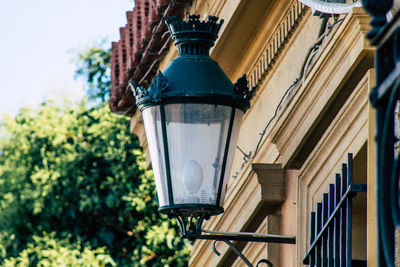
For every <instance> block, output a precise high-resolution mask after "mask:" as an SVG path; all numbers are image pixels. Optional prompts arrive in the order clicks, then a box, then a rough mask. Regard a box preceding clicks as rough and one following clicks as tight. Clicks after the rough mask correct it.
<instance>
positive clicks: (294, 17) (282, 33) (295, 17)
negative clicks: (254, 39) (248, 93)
mask: <svg viewBox="0 0 400 267" xmlns="http://www.w3.org/2000/svg"><path fill="white" fill-rule="evenodd" d="M308 9H309V8H308V7H307V6H305V5H303V4H302V3H301V2H299V1H297V0H296V1H293V2H292V4H291V6H290V7H289V8H288V9H287V11H286V15H285V16H284V17H283V19H282V20H281V22H280V23H279V25H278V27H277V28H276V29H275V31H274V33H273V34H272V37H271V38H270V40H269V41H268V42H267V43H266V45H265V47H264V49H263V50H262V52H261V53H260V56H259V57H258V59H257V61H256V63H255V64H254V66H253V67H252V68H251V70H250V72H249V85H250V88H253V87H254V86H256V85H260V84H261V83H262V82H263V80H264V79H265V76H266V75H267V74H268V72H270V70H271V69H272V67H273V65H274V64H275V62H276V61H277V58H278V57H279V55H280V54H281V51H282V50H283V48H284V47H285V46H286V44H287V43H288V41H289V39H290V37H291V36H292V35H293V33H294V31H295V30H296V28H297V26H298V25H299V22H300V21H301V20H302V18H303V17H304V15H305V14H306V12H307V10H308Z"/></svg>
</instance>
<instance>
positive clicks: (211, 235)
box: [171, 211, 296, 267]
mask: <svg viewBox="0 0 400 267" xmlns="http://www.w3.org/2000/svg"><path fill="white" fill-rule="evenodd" d="M171 216H172V217H175V218H176V219H177V221H178V223H179V225H180V227H181V233H182V236H181V238H187V239H189V240H196V239H202V240H214V243H213V251H214V252H215V254H217V255H218V256H219V255H220V253H219V252H218V251H217V249H216V248H215V243H216V242H218V241H223V242H225V243H226V244H227V245H228V246H229V247H230V248H231V249H232V250H233V251H234V252H235V253H236V254H237V255H238V256H239V257H240V258H241V259H242V260H243V261H244V262H245V263H246V264H247V266H250V267H253V265H252V264H251V263H250V262H249V260H248V259H247V258H246V257H245V256H244V255H243V254H242V253H241V252H240V251H239V250H238V249H237V248H236V247H235V246H234V244H233V243H232V242H231V241H245V242H263V243H278V244H296V237H295V236H283V235H272V234H257V233H246V232H241V233H236V232H217V231H210V230H205V229H201V227H202V224H203V222H204V220H208V219H209V218H210V216H209V215H208V214H207V213H204V214H202V215H201V216H199V217H196V218H195V217H190V218H189V219H188V221H187V218H185V217H184V216H181V215H180V214H179V212H178V211H176V212H175V213H174V215H171ZM261 263H266V264H268V265H269V266H273V265H272V263H271V262H270V261H269V260H267V259H261V260H260V261H258V263H257V264H256V267H257V266H259V265H260V264H261Z"/></svg>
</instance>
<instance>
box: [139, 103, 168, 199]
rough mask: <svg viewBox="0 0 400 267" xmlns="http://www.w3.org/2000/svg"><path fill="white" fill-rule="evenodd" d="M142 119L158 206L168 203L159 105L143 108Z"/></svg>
mask: <svg viewBox="0 0 400 267" xmlns="http://www.w3.org/2000/svg"><path fill="white" fill-rule="evenodd" d="M143 121H144V126H145V130H146V137H147V143H148V146H149V152H150V158H151V163H152V167H153V172H154V179H155V183H156V189H157V195H158V201H159V204H160V206H165V205H169V200H168V185H167V176H166V169H165V155H164V143H163V137H162V128H161V115H160V107H159V106H155V107H150V108H147V109H145V110H143Z"/></svg>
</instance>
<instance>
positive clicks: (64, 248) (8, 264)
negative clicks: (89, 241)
mask: <svg viewBox="0 0 400 267" xmlns="http://www.w3.org/2000/svg"><path fill="white" fill-rule="evenodd" d="M33 241H34V242H33V243H30V244H28V247H27V248H26V249H24V250H23V251H22V252H21V253H20V254H19V257H16V258H13V257H12V258H8V259H6V260H5V263H4V266H5V267H25V266H39V267H47V266H68V267H74V266H91V267H102V266H116V264H115V262H114V261H113V259H112V258H111V257H110V255H108V254H107V253H106V250H105V248H97V249H95V250H91V249H90V248H89V247H88V246H85V247H83V246H82V244H81V243H80V242H73V243H71V242H70V240H68V239H64V240H60V239H58V238H56V237H55V234H54V233H53V234H51V235H44V236H43V237H38V236H33Z"/></svg>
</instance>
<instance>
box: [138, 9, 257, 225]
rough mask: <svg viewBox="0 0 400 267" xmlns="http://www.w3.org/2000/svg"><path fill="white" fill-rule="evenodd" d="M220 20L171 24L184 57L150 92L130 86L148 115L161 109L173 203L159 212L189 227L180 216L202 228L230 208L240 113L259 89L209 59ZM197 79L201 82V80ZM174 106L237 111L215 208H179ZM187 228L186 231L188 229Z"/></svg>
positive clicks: (172, 20) (192, 19)
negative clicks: (170, 128) (227, 193)
mask: <svg viewBox="0 0 400 267" xmlns="http://www.w3.org/2000/svg"><path fill="white" fill-rule="evenodd" d="M217 21H218V18H217V17H214V16H209V17H208V21H207V22H206V21H200V16H199V15H189V16H188V21H182V20H180V19H179V18H178V17H171V18H169V19H168V20H166V23H167V25H168V28H169V31H170V32H171V35H172V39H173V40H174V42H175V45H176V46H177V47H178V49H179V56H178V57H177V58H176V59H175V60H173V61H172V62H171V63H170V65H169V66H168V67H167V69H166V70H165V71H164V73H163V72H161V71H160V72H159V73H158V75H157V76H156V77H155V78H154V80H153V82H152V83H151V85H150V88H149V90H146V89H145V88H143V87H141V86H136V85H135V84H134V83H133V82H131V84H130V85H131V88H132V89H133V91H134V95H135V97H136V104H137V106H138V108H139V109H140V110H141V111H142V112H146V109H148V108H152V107H159V112H160V114H159V115H160V124H161V134H162V143H163V151H164V159H165V169H166V172H165V174H166V179H167V188H168V192H167V195H168V203H169V205H161V204H160V205H161V206H160V208H159V211H160V212H161V213H165V214H168V215H169V216H174V217H177V218H178V221H180V224H181V226H185V223H184V222H182V220H181V219H179V217H181V218H183V217H199V218H200V219H199V220H198V223H200V224H201V222H202V221H203V220H204V219H208V218H209V216H213V215H217V214H221V213H223V211H224V209H223V208H222V207H221V205H220V203H221V195H222V193H223V190H224V188H223V185H224V181H223V178H224V176H225V173H226V172H228V171H229V170H226V165H227V156H228V150H229V145H230V141H231V140H230V138H231V134H232V128H233V126H234V125H233V124H234V119H235V114H236V113H237V112H243V113H244V112H246V110H247V109H248V108H249V107H250V99H251V97H252V95H253V93H254V90H255V89H253V90H249V88H248V86H247V80H246V75H244V76H243V77H241V78H240V79H238V81H237V82H236V83H235V84H232V83H231V82H230V80H229V78H228V77H227V76H226V75H225V73H224V72H223V71H222V70H221V69H220V67H219V66H218V64H217V63H216V62H215V61H214V60H212V59H211V58H210V57H209V55H208V53H209V49H210V48H211V47H212V46H213V45H214V42H215V40H216V39H217V34H218V31H219V29H220V27H221V25H222V23H223V20H221V21H220V23H217ZM196 75H200V76H201V77H200V78H197V79H196V78H195V77H194V76H196ZM221 80H222V81H221ZM171 104H182V105H188V104H204V105H215V106H223V107H229V108H231V113H230V116H229V123H228V131H227V134H226V137H227V140H226V142H225V145H224V148H223V151H221V152H222V155H223V157H222V162H221V163H220V165H221V167H220V168H221V170H220V175H219V176H220V177H219V180H218V181H219V183H218V185H217V187H216V188H215V190H216V191H217V192H216V200H215V204H201V203H200V204H196V203H176V201H175V199H174V193H175V192H174V190H173V188H172V187H173V186H172V184H173V181H172V177H171V176H172V174H171V162H170V153H169V152H170V151H169V149H170V148H169V147H168V145H169V140H168V138H169V137H168V133H167V129H166V128H167V123H168V122H167V121H166V116H167V115H166V107H167V106H168V105H171ZM145 127H146V124H145ZM150 154H151V153H150ZM157 191H159V188H157ZM182 229H183V232H185V230H184V229H185V228H184V227H183V228H182Z"/></svg>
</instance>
